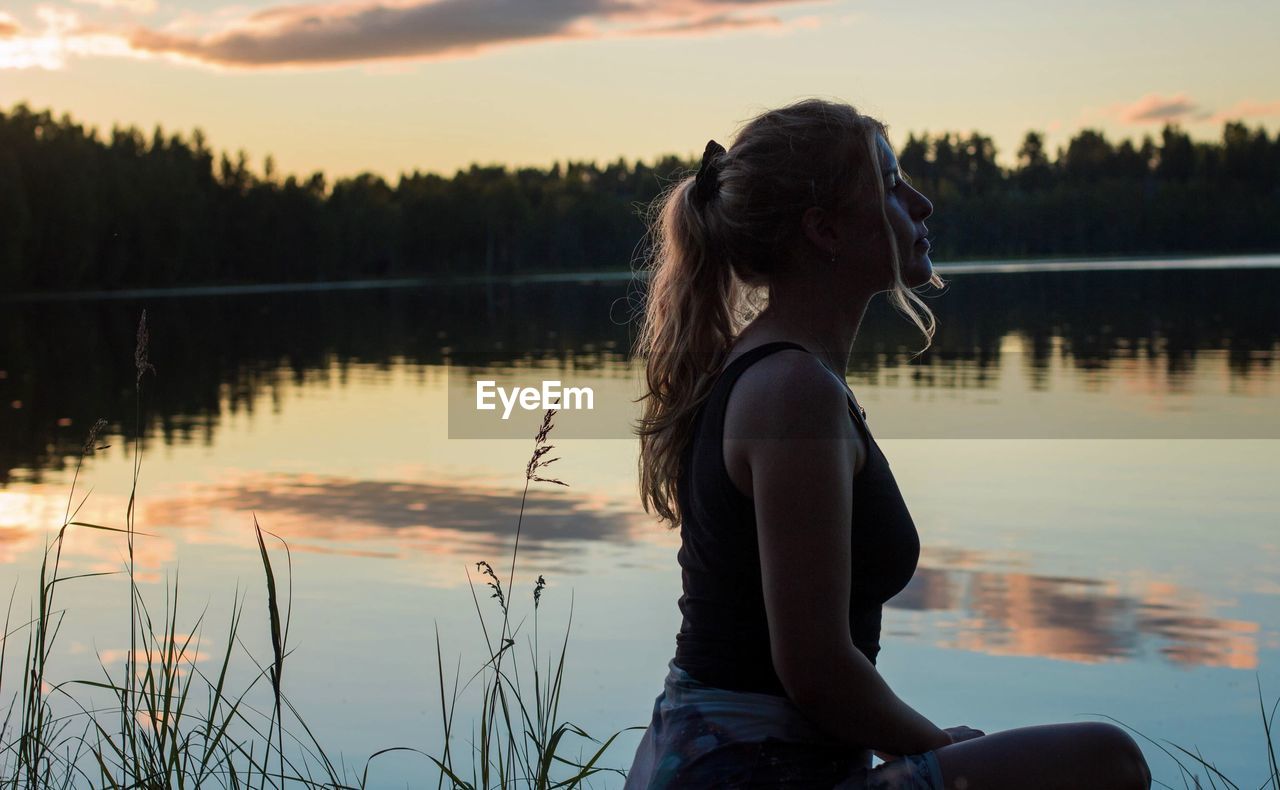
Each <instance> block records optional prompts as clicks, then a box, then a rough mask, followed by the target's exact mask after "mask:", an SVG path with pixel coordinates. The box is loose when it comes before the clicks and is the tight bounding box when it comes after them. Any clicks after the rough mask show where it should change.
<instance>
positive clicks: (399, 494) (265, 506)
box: [145, 474, 651, 581]
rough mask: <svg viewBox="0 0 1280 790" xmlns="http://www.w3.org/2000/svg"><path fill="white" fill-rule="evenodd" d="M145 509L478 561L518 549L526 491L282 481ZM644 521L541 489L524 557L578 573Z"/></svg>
mask: <svg viewBox="0 0 1280 790" xmlns="http://www.w3.org/2000/svg"><path fill="white" fill-rule="evenodd" d="M145 508H146V511H145V512H146V518H147V522H148V523H151V524H155V525H157V527H158V528H159V527H178V528H182V529H197V530H201V529H205V528H206V527H207V526H208V525H209V523H210V521H211V519H213V520H216V519H217V517H218V516H217V512H219V511H220V512H221V513H223V514H228V515H229V519H228V521H229V522H231V523H249V522H248V519H250V518H251V515H252V514H257V518H258V519H259V520H261V521H262V522H263V523H265V524H270V525H271V529H272V531H273V532H275V533H277V534H279V535H281V536H282V537H284V538H286V539H287V540H288V541H289V545H290V546H291V548H293V549H294V550H298V551H318V552H326V553H339V554H346V555H350V556H362V557H382V558H396V557H402V556H405V555H413V554H444V555H450V556H457V557H459V558H462V559H464V560H475V559H482V558H485V557H489V558H492V557H495V556H500V555H502V554H503V553H505V552H510V551H511V543H512V540H513V538H514V535H515V529H516V521H517V518H518V517H519V516H520V511H521V492H520V491H512V490H507V489H496V488H485V487H484V486H477V485H475V484H472V483H462V482H457V483H455V482H437V483H433V482H417V481H413V482H409V481H383V480H356V479H350V478H342V477H333V476H324V475H289V474H274V475H265V476H254V477H249V478H246V479H243V480H236V481H229V482H225V483H220V484H216V485H212V486H205V487H201V488H198V489H196V490H194V491H192V492H190V493H189V494H186V495H183V496H181V497H171V498H166V499H161V500H158V501H153V502H150V503H148V504H146V505H145ZM638 520H639V519H638V517H637V514H631V513H626V512H618V505H617V503H611V502H609V501H607V500H603V499H601V498H599V497H594V496H592V495H590V494H585V493H584V494H578V493H576V492H574V491H573V490H569V491H565V490H559V489H557V490H546V489H545V488H540V487H539V486H536V485H535V486H533V487H531V488H530V489H529V492H528V497H527V499H526V500H525V503H524V517H523V522H522V527H521V532H520V552H521V555H522V556H523V557H525V559H526V560H528V561H529V562H530V563H533V564H535V565H536V566H537V567H538V568H540V569H545V570H548V571H554V570H568V569H571V568H572V566H573V563H574V561H575V560H576V559H578V558H580V557H581V556H582V554H583V551H584V548H585V546H584V544H585V543H586V542H593V541H606V542H610V543H615V544H617V543H624V542H628V541H629V540H630V536H631V533H632V530H633V529H636V528H637V527H638V524H637V521H638ZM645 523H646V525H647V526H650V527H651V522H648V521H646V522H645ZM233 539H234V540H236V541H241V540H243V536H242V535H240V534H236V535H234V537H233ZM455 581H456V580H455Z"/></svg>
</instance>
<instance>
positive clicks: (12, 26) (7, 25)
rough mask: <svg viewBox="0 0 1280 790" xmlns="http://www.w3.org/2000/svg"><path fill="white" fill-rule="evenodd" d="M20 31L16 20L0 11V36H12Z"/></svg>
mask: <svg viewBox="0 0 1280 790" xmlns="http://www.w3.org/2000/svg"><path fill="white" fill-rule="evenodd" d="M21 32H22V28H21V27H19V26H18V20H16V19H14V18H13V17H11V16H9V15H8V14H6V13H5V12H3V11H0V38H12V37H14V36H16V35H18V34H19V33H21Z"/></svg>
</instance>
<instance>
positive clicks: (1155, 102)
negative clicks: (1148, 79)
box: [1117, 93, 1202, 123]
mask: <svg viewBox="0 0 1280 790" xmlns="http://www.w3.org/2000/svg"><path fill="white" fill-rule="evenodd" d="M1117 110H1118V114H1119V116H1120V119H1121V120H1123V121H1128V122H1130V123H1144V122H1147V121H1159V122H1172V121H1179V120H1183V119H1186V118H1192V117H1196V116H1199V115H1201V114H1202V113H1201V112H1200V108H1199V106H1198V105H1196V103H1195V102H1193V101H1191V99H1189V98H1188V97H1187V95H1186V94H1185V93H1179V94H1176V95H1173V96H1160V95H1159V94H1155V93H1151V94H1148V95H1146V96H1143V97H1142V98H1141V99H1138V100H1137V101H1136V102H1134V103H1133V104H1129V105H1120V106H1119V107H1117Z"/></svg>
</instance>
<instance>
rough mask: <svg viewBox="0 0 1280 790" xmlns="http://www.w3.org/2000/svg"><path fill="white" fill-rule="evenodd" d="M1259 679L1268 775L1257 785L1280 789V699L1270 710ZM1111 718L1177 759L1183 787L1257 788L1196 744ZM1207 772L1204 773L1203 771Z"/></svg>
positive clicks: (1262, 789) (1261, 788)
mask: <svg viewBox="0 0 1280 790" xmlns="http://www.w3.org/2000/svg"><path fill="white" fill-rule="evenodd" d="M1257 683H1258V710H1259V712H1260V713H1261V718H1262V734H1263V738H1264V740H1265V742H1266V755H1265V756H1264V759H1263V765H1264V766H1265V768H1264V770H1265V775H1266V779H1265V781H1263V783H1262V784H1261V785H1258V786H1257V790H1267V788H1270V790H1280V762H1278V761H1277V758H1276V740H1275V722H1276V712H1277V710H1278V709H1280V699H1277V700H1276V702H1275V704H1273V705H1272V706H1271V710H1270V711H1268V710H1267V703H1266V697H1264V696H1263V694H1262V680H1261V678H1257ZM1105 718H1108V719H1111V721H1113V722H1115V723H1116V724H1118V725H1120V726H1121V727H1124V728H1125V729H1127V730H1129V731H1130V732H1132V733H1133V734H1134V735H1137V736H1138V737H1139V738H1142V739H1143V740H1144V741H1146V742H1147V743H1149V744H1151V745H1152V746H1154V747H1156V748H1157V749H1159V750H1160V751H1161V752H1162V753H1163V754H1164V755H1165V756H1167V757H1168V758H1169V759H1171V760H1173V762H1174V765H1176V766H1177V767H1178V779H1179V780H1180V781H1181V783H1182V788H1183V790H1192V789H1193V788H1194V790H1206V789H1207V790H1228V789H1229V790H1246V788H1253V785H1240V784H1238V783H1236V782H1234V781H1232V780H1231V778H1230V777H1229V776H1227V775H1226V774H1225V773H1223V772H1222V771H1221V770H1219V768H1218V766H1217V765H1215V764H1214V763H1213V762H1211V761H1210V760H1208V759H1207V758H1205V756H1204V755H1203V754H1202V753H1201V752H1200V750H1199V749H1198V748H1196V747H1194V746H1193V747H1191V748H1190V749H1188V748H1187V747H1185V746H1180V745H1179V744H1176V743H1174V742H1172V741H1169V740H1162V741H1157V740H1155V739H1153V738H1151V737H1149V736H1147V735H1145V734H1143V733H1142V732H1140V731H1138V730H1136V729H1134V728H1133V727H1130V726H1129V725H1128V724H1125V723H1124V722H1122V721H1120V720H1119V719H1116V718H1113V717H1111V716H1105ZM1202 772H1203V776H1202V775H1201V773H1202ZM1153 784H1155V785H1157V786H1160V787H1166V788H1170V790H1176V788H1177V786H1176V785H1171V784H1167V783H1165V782H1161V781H1159V780H1154V782H1153Z"/></svg>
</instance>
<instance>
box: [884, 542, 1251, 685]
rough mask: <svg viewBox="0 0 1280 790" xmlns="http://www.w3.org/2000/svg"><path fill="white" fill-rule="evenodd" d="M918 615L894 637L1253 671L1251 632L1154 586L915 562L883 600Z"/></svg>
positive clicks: (1008, 651)
mask: <svg viewBox="0 0 1280 790" xmlns="http://www.w3.org/2000/svg"><path fill="white" fill-rule="evenodd" d="M889 607H890V608H892V609H897V610H902V611H906V612H911V613H915V614H921V615H926V616H924V617H913V618H908V620H907V622H906V623H897V624H895V625H894V626H893V628H894V629H895V631H896V632H897V633H899V634H900V635H910V636H912V637H914V638H918V639H924V640H926V641H929V642H932V643H934V644H937V645H939V646H941V647H947V648H954V649H961V650H970V651H975V652H980V653H987V654H991V655H1011V656H1041V657H1045V658H1055V659H1061V660H1066V661H1075V662H1083V663H1098V662H1103V661H1127V660H1140V659H1143V658H1146V657H1147V656H1148V655H1149V654H1151V653H1153V652H1154V653H1155V654H1157V655H1159V656H1160V657H1161V658H1162V659H1163V660H1164V661H1166V662H1169V663H1171V664H1175V665H1179V666H1210V667H1228V668H1231V669H1255V668H1257V666H1258V638H1259V630H1260V629H1259V626H1258V624H1257V623H1255V622H1250V621H1245V620H1234V619H1229V618H1223V617H1217V616H1214V615H1213V613H1212V611H1213V608H1214V605H1213V604H1212V603H1211V602H1209V601H1207V600H1205V599H1204V597H1203V596H1201V595H1199V594H1198V593H1196V592H1195V591H1194V590H1190V589H1187V588H1183V587H1180V586H1179V585H1176V584H1172V583H1167V582H1158V583H1146V584H1143V585H1140V586H1139V588H1138V589H1137V590H1136V591H1133V592H1126V591H1123V590H1121V589H1118V586H1117V585H1116V584H1114V583H1110V582H1104V581H1101V580H1098V579H1085V578H1064V577H1056V576H1042V575H1036V574H1032V573H1024V572H998V571H990V570H972V569H957V568H945V567H936V566H934V567H930V566H927V565H922V567H920V568H919V569H918V570H917V571H916V575H915V577H914V578H912V580H911V583H910V584H909V585H908V586H907V589H905V590H904V591H903V592H902V593H901V594H899V595H898V596H897V597H896V598H894V599H893V600H892V601H890V603H889Z"/></svg>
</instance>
